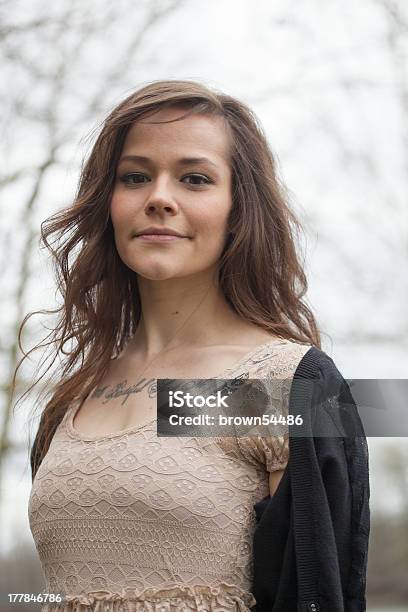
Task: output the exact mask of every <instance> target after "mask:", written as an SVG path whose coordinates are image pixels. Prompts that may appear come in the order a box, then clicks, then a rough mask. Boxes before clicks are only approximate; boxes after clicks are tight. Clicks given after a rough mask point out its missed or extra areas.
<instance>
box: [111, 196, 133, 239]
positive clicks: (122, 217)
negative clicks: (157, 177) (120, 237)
mask: <svg viewBox="0 0 408 612" xmlns="http://www.w3.org/2000/svg"><path fill="white" fill-rule="evenodd" d="M110 215H111V219H112V224H113V228H114V230H115V232H117V231H120V230H121V228H124V227H126V226H128V224H129V221H130V219H131V217H132V209H131V206H129V203H128V202H127V201H126V198H125V197H123V196H121V195H119V194H113V196H112V199H111V203H110Z"/></svg>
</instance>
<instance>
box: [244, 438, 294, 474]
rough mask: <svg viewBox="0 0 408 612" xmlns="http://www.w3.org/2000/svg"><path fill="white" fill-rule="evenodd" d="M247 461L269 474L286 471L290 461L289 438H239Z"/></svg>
mask: <svg viewBox="0 0 408 612" xmlns="http://www.w3.org/2000/svg"><path fill="white" fill-rule="evenodd" d="M237 444H238V446H239V449H240V451H241V454H242V455H243V456H244V458H245V460H246V461H248V462H249V463H251V464H252V465H255V466H256V467H264V469H265V470H266V471H267V472H275V471H276V470H284V469H285V468H286V466H287V463H288V460H289V436H288V435H287V434H285V435H283V436H246V437H241V438H237Z"/></svg>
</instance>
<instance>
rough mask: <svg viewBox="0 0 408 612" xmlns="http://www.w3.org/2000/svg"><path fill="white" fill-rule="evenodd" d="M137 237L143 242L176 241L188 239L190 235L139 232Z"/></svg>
mask: <svg viewBox="0 0 408 612" xmlns="http://www.w3.org/2000/svg"><path fill="white" fill-rule="evenodd" d="M136 238H137V239H138V240H142V241H143V242H174V241H176V240H188V236H175V235H174V234H139V235H138V236H136Z"/></svg>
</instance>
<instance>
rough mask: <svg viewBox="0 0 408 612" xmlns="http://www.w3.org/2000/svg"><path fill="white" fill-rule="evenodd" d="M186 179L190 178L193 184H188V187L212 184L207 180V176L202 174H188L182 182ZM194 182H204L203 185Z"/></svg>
mask: <svg viewBox="0 0 408 612" xmlns="http://www.w3.org/2000/svg"><path fill="white" fill-rule="evenodd" d="M186 178H192V179H193V182H192V183H190V185H197V186H200V185H208V184H210V183H212V181H211V179H210V178H208V176H205V175H204V174H188V175H187V176H184V177H183V180H184V179H186ZM195 181H205V182H204V183H199V182H195Z"/></svg>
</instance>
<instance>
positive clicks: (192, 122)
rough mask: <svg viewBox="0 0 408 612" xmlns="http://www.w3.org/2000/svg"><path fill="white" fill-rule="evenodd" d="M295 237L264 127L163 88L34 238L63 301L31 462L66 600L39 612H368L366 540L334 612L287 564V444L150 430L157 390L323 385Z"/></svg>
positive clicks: (125, 117)
mask: <svg viewBox="0 0 408 612" xmlns="http://www.w3.org/2000/svg"><path fill="white" fill-rule="evenodd" d="M298 227H299V226H298V222H297V220H296V218H295V216H294V215H293V213H292V212H291V211H290V208H289V207H288V204H287V202H286V194H285V191H284V189H283V187H282V185H281V184H280V183H279V181H278V178H277V175H276V169H275V163H274V160H273V156H272V153H271V151H270V150H269V147H268V144H267V141H266V138H265V136H264V134H263V131H262V128H261V127H260V125H259V124H258V122H257V119H256V117H255V116H254V114H253V113H252V112H251V111H250V109H249V108H248V107H246V106H245V105H244V104H242V103H241V102H239V101H237V100H236V99H234V98H232V97H230V96H226V95H224V94H221V93H218V92H215V91H211V90H210V89H208V88H207V87H205V86H203V85H200V84H198V83H195V82H189V81H159V82H153V83H151V84H149V85H147V86H146V87H143V88H142V89H140V90H138V91H136V92H135V93H133V94H132V95H130V96H129V97H128V98H127V99H126V100H124V101H123V102H122V103H121V104H119V105H118V106H117V107H116V108H115V109H114V110H113V111H112V112H111V114H110V115H109V116H108V118H107V119H106V121H105V123H104V125H103V128H102V130H101V133H100V135H99V137H98V138H97V140H96V143H95V145H94V147H93V149H92V151H91V153H90V156H89V158H88V160H87V162H86V164H85V166H84V168H83V170H82V174H81V178H80V183H79V189H78V193H77V196H76V199H75V202H74V203H73V205H72V206H70V207H69V208H67V209H65V210H63V211H62V212H60V213H58V214H57V215H55V216H54V217H52V218H51V219H50V220H48V222H46V224H45V229H44V228H43V229H42V236H43V240H44V242H45V244H46V245H47V246H48V247H49V248H50V250H51V253H52V255H53V257H54V259H55V264H56V269H57V273H58V278H59V287H60V290H61V293H62V296H63V304H62V306H61V308H60V311H59V314H60V318H59V320H58V323H57V326H56V328H55V330H54V336H53V339H52V340H53V341H54V345H53V346H55V350H56V354H57V355H59V356H65V357H64V361H63V367H62V371H61V373H60V374H59V382H58V383H57V384H56V385H55V388H54V389H53V394H52V397H51V399H50V400H49V401H48V403H47V404H46V406H45V408H44V410H43V412H42V415H41V420H40V425H39V429H38V432H37V436H36V439H35V442H34V445H33V448H32V453H31V466H32V475H33V487H32V492H31V496H30V502H29V517H30V526H31V529H32V533H33V537H34V540H35V543H36V546H37V549H38V552H39V556H40V559H41V562H42V565H43V569H44V573H45V576H46V580H47V584H46V588H45V590H44V592H45V593H47V592H48V593H54V594H58V593H59V594H62V596H63V601H61V602H59V601H52V598H51V597H50V601H49V602H48V603H47V604H46V605H44V607H43V610H47V611H51V610H61V611H62V610H63V611H67V612H68V611H73V610H78V611H80V612H88V611H91V610H92V611H93V610H98V611H101V610H109V611H114V610H115V611H119V610H121V611H122V610H123V611H124V610H126V611H130V610H146V611H147V610H149V611H150V610H155V611H156V610H157V611H158V610H169V611H170V612H174V611H176V610H177V611H178V610H200V611H201V610H202V611H204V610H214V611H215V610H217V611H219V610H241V612H244V611H246V610H248V609H251V608H253V607H254V606H255V604H256V605H257V607H256V610H257V611H258V610H263V609H265V610H272V609H273V610H279V612H282V611H284V610H296V609H299V610H301V609H302V610H303V609H305V610H306V609H307V610H311V611H312V612H315V611H316V610H320V609H327V610H329V609H330V612H333V611H334V612H336V610H337V609H338V610H340V609H341V610H346V609H347V610H348V609H350V610H351V609H353V610H357V609H358V610H360V609H361V610H363V609H365V608H364V607H362V606H363V605H364V592H363V591H364V578H365V565H364V559H360V565H359V567H358V570H357V573H358V574H359V582H358V585H357V586H355V587H350V580H351V578H350V576H351V574H352V573H353V571H352V569H350V568H351V566H352V564H353V563H354V568H355V563H356V559H355V558H354V557H353V555H352V554H351V552H350V551H351V550H353V551H354V552H355V548H352V546H351V544H350V542H351V540H352V539H353V538H354V539H355V538H356V537H357V536H358V535H359V534H356V532H353V533H349V532H348V531H347V530H346V532H347V540H346V541H344V548H342V549H341V550H340V553H341V559H340V557H339V559H338V560H337V561H336V563H337V565H336V567H337V570H336V572H335V574H336V575H334V574H333V576H332V578H333V585H334V586H333V589H332V595H333V597H334V598H335V600H336V604H335V606H336V607H327V606H332V602H331V600H330V597H331V595H330V594H329V595H328V596H327V597H326V595H325V593H323V592H320V591H319V592H315V591H313V592H312V590H311V589H309V587H308V584H309V582H310V577H309V578H308V580H309V582H308V583H307V585H306V587H305V584H306V583H305V582H304V578H305V576H304V575H303V573H302V571H300V570H301V569H302V567H303V566H302V559H301V558H300V557H298V556H297V555H296V554H295V556H293V555H292V557H293V558H292V560H291V562H290V563H289V561H288V559H289V557H288V550H287V549H288V548H291V547H292V541H291V540H290V539H289V538H291V537H293V538H294V540H296V534H297V533H298V532H297V528H296V524H294V523H293V521H292V519H291V521H290V525H289V523H288V521H289V517H290V516H292V511H293V512H294V516H298V514H296V511H297V506H296V504H297V500H298V499H299V498H300V497H298V496H300V495H302V494H303V495H304V494H305V492H304V491H302V487H301V486H300V487H298V489H296V486H295V485H292V488H293V491H292V492H291V485H290V474H289V467H288V469H287V466H288V463H289V465H291V461H288V460H289V458H290V448H291V446H290V444H289V436H288V435H287V433H285V435H284V436H281V437H279V436H266V437H263V436H243V437H235V438H234V437H225V438H212V437H204V438H201V437H200V438H196V437H186V436H182V437H165V438H163V437H157V435H156V428H155V421H156V381H157V379H160V378H179V379H180V378H184V379H189V378H190V379H194V378H231V377H234V378H236V377H244V378H258V379H267V380H279V379H282V380H283V379H284V380H286V381H287V380H289V381H290V380H292V379H294V377H296V375H299V373H300V376H301V377H302V376H303V375H302V372H304V373H305V372H306V373H307V375H308V376H310V377H311V378H318V377H319V376H320V378H321V379H322V380H324V372H325V370H324V364H326V365H327V363H328V362H329V361H331V360H330V358H329V357H328V356H327V355H326V354H325V353H324V352H323V351H321V350H320V336H319V331H318V329H317V325H316V322H315V319H314V316H313V314H312V312H311V311H310V309H309V308H308V307H307V305H306V304H305V303H304V301H303V299H302V298H303V296H304V294H305V292H306V288H307V283H306V279H305V274H304V271H303V269H302V266H301V264H300V262H299V259H298V255H297V252H296V244H295V238H294V236H295V233H294V230H296V229H297V228H298ZM53 235H55V236H56V237H57V238H58V239H59V241H60V242H59V244H58V246H57V247H55V246H53V245H51V244H50V241H49V238H50V236H53ZM67 344H68V348H67ZM43 346H44V345H43ZM311 364H312V365H313V368H312V367H311ZM302 368H303V370H302ZM335 371H336V373H338V370H337V369H336V368H335ZM338 376H341V375H340V374H339V373H338ZM323 387H324V385H323ZM287 402H288V395H287V393H284V392H282V408H283V409H284V406H286V410H287V409H288V404H287ZM311 439H313V438H311ZM300 441H301V438H298V439H297V443H298V444H299V442H300ZM309 443H310V438H309ZM291 444H292V442H291ZM293 448H294V453H295V454H294V456H296V452H297V451H296V446H295V445H294V446H293ZM311 448H312V453H314V456H316V457H317V455H318V454H319V453H320V448H319V447H317V446H316V445H314V446H312V447H311ZM301 454H302V453H301ZM302 460H303V459H302ZM292 463H293V465H294V470H295V473H296V474H297V473H300V472H299V470H297V467H296V466H297V465H300V462H299V461H298V463H295V461H293V462H292ZM316 465H317V464H316ZM299 469H300V468H299ZM365 469H366V466H365V465H363V466H362V467H361V470H365ZM314 470H315V471H316V468H314ZM296 474H295V475H294V477H293V482H294V483H296ZM313 474H314V472H313V469H312V467H311V469H310V471H309V476H310V478H311V477H312V475H313ZM282 476H283V478H282ZM318 482H319V483H320V485H321V486H323V484H321V483H323V482H325V483H327V482H328V481H323V480H322V479H320V480H318ZM353 482H355V480H350V481H349V480H347V482H346V480H343V481H342V483H340V482H339V485H338V489H337V490H338V492H340V494H342V491H341V487H342V486H345V487H350V483H353ZM329 484H330V486H331V487H332V485H333V481H330V483H329ZM326 486H327V485H326ZM297 490H299V491H300V492H299V494H296V496H293V499H292V501H291V496H292V494H293V495H294V492H295V491H297ZM334 490H336V487H334ZM311 491H312V489H311V488H309V489H307V491H306V494H310V492H311ZM327 499H330V498H329V496H328V495H327V496H324V500H326V501H323V502H322V504H321V507H322V508H324V510H325V511H326V509H327V506H326V504H327ZM350 499H351V502H352V500H353V499H354V498H351V497H350ZM281 500H282V501H281ZM306 501H309V506H310V501H311V500H310V499H309V500H306ZM272 502H273V503H272ZM292 502H293V503H292ZM285 503H286V504H289V505H287V511H286V510H284V509H285V505H284V504H285ZM292 506H293V507H292ZM353 509H354V510H355V506H353V504H352V503H350V504H349V505H347V507H345V508H344V511H343V515H344V516H343V518H344V519H345V522H346V523H347V521H348V522H350V520H351V514H350V513H351V512H352V511H354V510H353ZM283 510H284V512H283V514H285V518H284V522H283V523H282V525H281V527H282V528H281V530H280V531H279V533H278V534H275V535H276V543H275V542H273V541H269V540H268V538H269V537H270V535H271V533H272V532H273V529H272V532H271V531H270V529H271V527H272V528H273V525H275V528H276V525H277V524H278V523H279V513H281V512H282V511H283ZM262 511H263V513H262ZM261 516H262V519H261ZM302 516H303V518H305V517H306V514H305V511H304V512H303V515H302ZM327 516H330V515H327ZM327 516H326V519H327ZM353 516H354V515H353ZM268 517H269V518H268ZM275 518H276V520H277V521H278V522H276V521H275ZM354 518H355V516H354ZM335 519H336V517H334V518H333V524H332V525H331V528H333V529H334V533H335V536H336V537H335V540H333V548H332V549H331V550H330V551H329V554H331V553H333V550H334V548H335V545H336V544H337V545H338V543H339V541H340V540H339V539H338V538H340V537H341V536H340V535H338V534H337V531H336V529H337V522H336V520H335ZM299 520H300V521H301V519H299ZM322 520H323V519H322ZM257 521H258V524H257ZM285 521H286V523H285ZM322 526H324V525H323V523H322ZM299 529H301V525H300V523H299ZM291 530H292V531H293V532H294V535H293V534H292V535H291ZM309 532H310V533H311V529H309ZM259 534H261V537H259ZM360 535H361V534H360ZM254 536H255V537H254ZM344 537H345V536H344ZM279 539H280V542H279V541H278V540H279ZM253 540H254V542H255V546H253ZM363 540H364V538H363ZM266 543H268V547H266V548H265V545H266ZM365 544H366V540H364V541H362V544H361V546H360V549H359V550H360V551H361V550H363V551H364V550H365V548H364V547H365ZM313 545H315V543H314V544H313ZM293 548H294V550H295V553H297V550H298V549H297V544H296V545H295V544H293ZM311 551H312V547H310V548H309V552H311ZM340 553H339V554H340ZM269 554H270V557H268V555H269ZM299 554H300V553H299ZM336 554H337V553H336ZM265 555H266V556H265ZM303 561H305V560H304V559H303ZM296 565H297V566H298V567H297V572H296ZM307 565H308V563H307ZM312 565H313V564H312ZM349 566H350V568H349ZM276 567H278V569H277V570H276ZM332 567H333V566H332ZM315 570H316V572H315V575H317V572H318V570H319V567H316V568H315ZM299 571H300V574H299ZM307 571H308V570H307ZM265 572H266V573H265ZM271 572H272V573H271ZM296 573H298V574H299V575H298V578H296ZM313 579H314V580H315V578H313ZM297 580H298V582H297ZM329 582H330V580H329ZM316 584H317V583H316ZM317 587H318V585H317ZM317 587H316V588H317ZM350 588H351V589H352V590H353V588H354V592H353V593H352V594H351V595H350V592H349V590H350ZM319 597H320V599H319ZM351 598H353V601H354V602H355V601H359V602H360V604H359V605H361V607H353V608H351V607H350V608H349V607H347V606H348V604H347V601H348V600H349V599H351ZM353 605H354V606H355V605H356V604H355V603H354V604H353ZM297 606H299V608H297ZM302 606H303V607H302ZM304 606H307V607H304ZM324 606H326V607H324Z"/></svg>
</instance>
